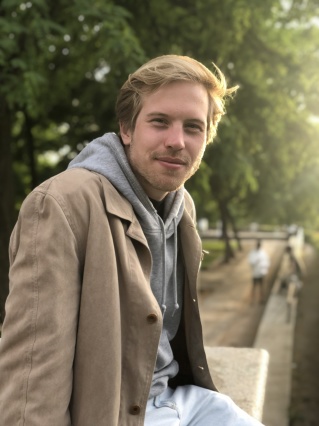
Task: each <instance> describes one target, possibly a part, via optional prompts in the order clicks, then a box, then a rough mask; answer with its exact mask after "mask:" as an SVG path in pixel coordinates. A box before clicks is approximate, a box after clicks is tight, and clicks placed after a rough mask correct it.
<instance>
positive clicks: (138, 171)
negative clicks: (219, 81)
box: [121, 81, 208, 200]
mask: <svg viewBox="0 0 319 426" xmlns="http://www.w3.org/2000/svg"><path fill="white" fill-rule="evenodd" d="M207 113H208V95H207V93H206V90H205V88H204V87H203V86H202V85H201V84H198V83H192V82H180V81H179V82H174V83H170V84H168V85H166V86H164V87H162V88H160V89H159V90H157V91H156V92H154V93H151V94H150V95H145V97H144V99H143V105H142V109H141V111H140V113H139V115H138V117H137V120H136V126H135V129H134V131H131V130H127V131H126V130H125V129H123V126H121V136H122V140H123V143H124V145H125V150H126V154H127V157H128V161H129V163H130V165H131V168H132V170H133V172H134V174H135V175H136V177H137V179H138V181H139V182H140V184H141V186H142V187H143V189H144V191H145V192H146V194H147V195H148V196H149V197H150V198H152V199H154V200H161V199H163V198H164V197H165V195H166V194H167V193H168V192H171V191H175V190H176V189H178V188H180V187H181V186H182V185H183V184H184V182H185V181H186V180H187V179H189V178H190V177H191V176H192V175H193V174H194V173H195V172H196V170H197V169H198V167H199V165H200V163H201V159H202V156H203V154H204V151H205V146H206V137H207V132H206V130H207Z"/></svg>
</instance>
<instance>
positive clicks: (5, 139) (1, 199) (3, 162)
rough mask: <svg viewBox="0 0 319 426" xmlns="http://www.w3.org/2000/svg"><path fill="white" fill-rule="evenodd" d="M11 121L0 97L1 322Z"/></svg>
mask: <svg viewBox="0 0 319 426" xmlns="http://www.w3.org/2000/svg"><path fill="white" fill-rule="evenodd" d="M10 145H11V120H10V111H9V107H8V105H7V103H6V100H5V99H4V98H3V97H2V96H0V182H1V184H0V224H1V226H0V322H1V323H2V322H3V319H4V305H5V300H6V298H7V295H8V291H9V277H8V271H9V256H8V246H9V239H10V234H11V231H12V227H13V223H14V202H13V199H14V196H13V176H12V156H11V146H10Z"/></svg>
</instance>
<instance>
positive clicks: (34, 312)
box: [0, 191, 81, 426]
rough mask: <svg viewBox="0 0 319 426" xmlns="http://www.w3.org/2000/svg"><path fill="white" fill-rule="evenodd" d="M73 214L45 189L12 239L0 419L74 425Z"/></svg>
mask: <svg viewBox="0 0 319 426" xmlns="http://www.w3.org/2000/svg"><path fill="white" fill-rule="evenodd" d="M70 218H71V215H69V214H67V212H66V210H65V208H64V206H63V204H61V203H60V202H57V201H56V199H55V198H54V197H53V196H51V195H48V193H46V192H41V191H34V192H33V193H31V194H30V195H29V196H28V197H27V199H26V200H25V202H24V204H23V206H22V208H21V211H20V215H19V218H18V222H17V224H16V226H15V228H14V231H13V233H12V236H11V241H10V250H9V251H10V272H9V279H10V284H9V286H10V292H9V296H8V299H7V302H6V316H5V321H4V324H3V329H2V339H1V343H0V425H1V426H8V425H10V426H16V425H17V426H18V425H19V426H22V425H25V426H26V425H27V426H31V425H32V426H40V425H41V426H43V425H46V426H57V425H59V426H69V425H71V420H70V414H69V408H68V407H69V402H70V398H71V392H72V365H73V358H74V348H75V341H76V329H77V317H78V306H79V297H80V287H81V286H80V282H81V279H80V266H79V260H78V259H79V256H78V249H77V244H76V238H75V233H74V229H72V223H71V220H70Z"/></svg>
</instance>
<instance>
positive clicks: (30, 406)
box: [0, 169, 215, 426]
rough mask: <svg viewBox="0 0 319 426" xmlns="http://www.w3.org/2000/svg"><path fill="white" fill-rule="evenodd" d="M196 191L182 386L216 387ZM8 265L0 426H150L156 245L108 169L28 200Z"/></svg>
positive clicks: (75, 173)
mask: <svg viewBox="0 0 319 426" xmlns="http://www.w3.org/2000/svg"><path fill="white" fill-rule="evenodd" d="M186 197H187V199H186V208H185V212H184V215H183V217H182V220H181V222H180V225H179V235H180V241H181V246H182V248H183V256H184V261H185V265H186V275H187V279H186V285H185V295H184V309H183V320H182V325H181V327H180V329H179V332H178V335H177V336H176V338H175V340H174V341H173V343H172V344H173V349H174V352H175V357H176V359H177V360H178V361H179V363H180V373H179V375H178V377H177V379H176V383H179V384H183V383H195V384H197V385H200V386H202V387H206V388H209V389H215V388H214V384H213V382H212V380H211V377H210V374H209V371H208V367H207V362H206V357H205V353H204V349H203V341H202V331H201V325H200V319H199V311H198V303H197V294H196V281H197V275H198V270H199V265H200V260H201V252H202V251H201V242H200V239H199V237H198V235H197V232H196V230H195V228H194V223H193V220H192V218H191V217H192V216H193V215H194V212H193V211H191V210H192V206H193V204H192V202H191V200H190V198H189V196H188V194H187V195H186ZM10 262H11V268H10V294H9V297H8V299H7V304H6V318H5V321H4V325H3V335H2V341H1V344H0V425H1V426H16V425H19V426H22V425H25V426H69V425H73V426H116V425H122V426H137V425H139V426H141V425H143V424H144V414H145V406H146V402H147V398H148V394H149V390H150V386H151V380H152V375H153V370H154V366H155V361H156V353H157V347H158V342H159V337H160V333H161V327H162V320H161V311H160V309H159V306H158V303H157V301H156V299H155V298H154V296H153V293H152V291H151V289H150V271H151V255H150V251H149V248H148V245H147V241H146V239H145V236H144V234H143V231H142V229H141V227H140V225H139V222H138V221H137V218H136V216H135V214H134V212H133V210H132V207H131V205H130V204H129V203H128V201H127V200H126V199H125V198H123V197H122V195H121V194H119V193H118V192H117V191H116V189H115V188H114V187H113V186H112V185H111V184H110V183H109V182H108V180H107V179H105V178H104V177H103V176H101V175H99V174H96V173H92V172H89V171H87V170H84V169H71V170H68V171H66V172H63V173H61V174H60V175H57V176H55V177H54V178H52V179H50V180H48V181H46V182H44V183H43V184H42V185H40V186H39V187H38V188H36V189H35V190H34V191H33V192H32V193H31V194H30V195H29V196H28V197H27V199H26V200H25V202H24V204H23V206H22V208H21V211H20V215H19V218H18V221H17V224H16V226H15V229H14V231H13V233H12V236H11V243H10Z"/></svg>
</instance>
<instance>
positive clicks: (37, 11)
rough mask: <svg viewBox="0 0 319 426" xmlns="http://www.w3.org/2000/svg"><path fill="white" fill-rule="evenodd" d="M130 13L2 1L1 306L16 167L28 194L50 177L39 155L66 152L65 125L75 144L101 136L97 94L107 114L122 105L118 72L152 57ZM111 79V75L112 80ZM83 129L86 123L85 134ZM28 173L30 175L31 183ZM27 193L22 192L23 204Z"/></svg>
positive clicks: (104, 4) (61, 2) (84, 2)
mask: <svg viewBox="0 0 319 426" xmlns="http://www.w3.org/2000/svg"><path fill="white" fill-rule="evenodd" d="M128 17H129V14H128V13H127V11H126V10H125V9H123V8H122V7H119V6H117V5H115V4H114V3H113V2H112V1H99V0H95V1H88V0H78V1H76V2H71V3H70V2H67V1H65V0H57V1H55V2H46V1H44V0H34V1H32V3H31V2H26V3H22V2H21V1H19V0H3V1H2V3H1V6H0V28H1V37H0V75H1V84H0V114H1V118H2V119H1V121H0V153H1V154H2V155H1V163H2V164H1V165H3V167H1V168H0V180H1V182H6V185H5V188H3V189H2V193H1V195H2V197H1V204H0V207H1V208H0V219H2V223H3V224H4V225H3V227H2V232H3V233H2V235H1V258H0V280H1V295H0V299H1V300H0V303H1V306H0V309H1V308H2V307H3V301H4V299H5V297H6V294H7V291H8V288H7V283H8V278H7V272H8V257H7V254H6V253H7V250H5V251H4V248H5V247H8V242H9V235H10V232H11V230H12V223H13V222H14V219H15V212H14V210H13V202H12V195H13V190H12V187H13V182H12V170H14V171H18V172H19V173H21V174H19V175H16V178H17V183H18V185H17V187H18V188H19V187H20V188H21V187H23V188H24V191H25V192H24V193H22V194H20V197H19V198H20V199H22V198H23V197H24V195H25V194H26V193H27V192H29V191H30V189H32V188H33V187H34V186H35V185H37V184H38V183H39V181H40V180H42V179H41V178H42V177H43V176H41V177H39V172H40V171H41V169H40V167H39V165H38V162H37V160H38V155H39V153H41V152H44V151H46V150H49V149H53V150H55V151H58V149H59V148H61V147H62V146H63V145H61V142H63V131H62V130H61V127H63V128H64V129H66V128H72V131H71V132H70V134H73V136H74V139H73V140H72V137H70V138H69V143H70V142H73V146H75V145H76V143H82V142H84V140H85V139H84V138H85V136H86V135H88V134H92V133H94V129H96V127H97V125H95V119H94V118H92V117H93V116H94V108H93V104H92V102H94V97H96V98H97V104H96V108H99V109H101V112H100V114H102V113H104V114H105V112H107V111H108V110H110V109H111V105H113V104H114V96H113V94H114V91H115V87H116V86H118V75H119V74H121V73H122V72H124V73H125V74H126V73H127V72H129V71H131V69H132V68H134V67H135V66H136V65H137V64H139V63H140V62H141V61H142V60H143V59H144V55H143V51H142V49H141V48H140V46H139V43H138V40H137V39H136V37H135V36H134V34H133V32H132V31H131V29H130V26H129V25H128V23H127V19H128ZM104 80H107V82H106V83H105V84H104ZM102 82H103V85H102V84H101V83H102ZM115 83H116V84H115ZM110 95H111V96H110ZM109 96H110V97H109ZM112 96H113V97H112ZM100 101H101V102H100ZM72 102H73V105H72ZM76 108H77V110H78V114H77V118H75V115H76V114H74V111H75V109H76ZM81 115H82V117H81ZM96 116H99V113H96ZM72 119H74V120H75V121H74V122H72ZM112 119H113V120H114V114H113V115H112V116H111V118H110V120H112ZM11 124H12V126H11ZM94 125H95V126H94ZM75 126H76V127H77V128H79V127H80V128H81V137H80V138H79V132H78V131H77V129H75ZM75 138H77V141H75ZM11 141H13V144H12V143H11ZM11 149H12V151H11ZM12 157H13V158H14V165H15V167H13V165H12ZM25 165H28V168H26V167H25ZM42 169H43V168H42ZM42 171H44V173H45V170H42ZM52 173H53V171H51V174H52ZM21 177H22V178H24V179H25V180H24V184H23V185H21V181H20V179H21ZM19 198H17V197H15V201H17V199H19Z"/></svg>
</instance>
